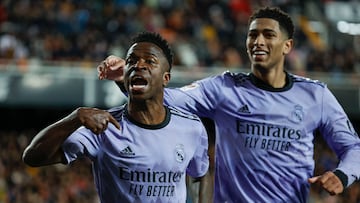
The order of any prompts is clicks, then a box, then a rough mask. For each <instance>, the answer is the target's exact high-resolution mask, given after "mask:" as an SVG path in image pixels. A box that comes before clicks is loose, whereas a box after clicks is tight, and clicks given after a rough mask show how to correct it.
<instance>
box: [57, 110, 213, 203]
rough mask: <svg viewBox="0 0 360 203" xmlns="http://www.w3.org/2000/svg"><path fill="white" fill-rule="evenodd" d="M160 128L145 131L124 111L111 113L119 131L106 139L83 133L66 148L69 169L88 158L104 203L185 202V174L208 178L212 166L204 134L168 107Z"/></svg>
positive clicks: (199, 126) (189, 119)
mask: <svg viewBox="0 0 360 203" xmlns="http://www.w3.org/2000/svg"><path fill="white" fill-rule="evenodd" d="M166 110H167V111H166V112H167V114H166V119H165V120H164V122H163V123H161V124H159V125H144V124H140V123H138V122H136V121H135V120H133V119H131V117H129V116H128V113H127V110H126V107H124V106H122V107H117V108H114V109H110V110H109V112H110V113H111V114H112V115H113V116H114V118H115V119H116V120H117V121H118V122H119V123H120V125H121V129H120V130H119V129H117V128H116V127H115V126H114V125H112V124H109V126H108V128H107V129H106V130H105V131H104V133H102V134H100V135H95V134H93V133H92V132H91V131H90V130H88V129H86V128H85V127H81V128H79V129H78V130H76V131H75V132H74V133H72V134H71V135H70V136H69V137H68V138H67V139H66V141H65V142H64V143H63V145H62V148H63V151H64V154H65V157H66V159H67V161H68V163H70V162H72V161H74V160H76V159H77V158H79V157H89V158H90V159H91V160H92V168H93V174H94V179H95V184H96V188H97V190H98V194H99V197H100V200H101V202H181V203H184V202H186V182H185V178H186V174H188V175H190V176H193V177H201V176H203V175H205V173H206V172H207V170H208V166H209V159H208V154H207V148H208V141H207V134H206V131H205V128H204V126H203V124H202V122H201V120H200V119H199V117H197V116H196V115H192V114H189V113H185V112H181V111H179V110H176V109H175V108H172V107H166Z"/></svg>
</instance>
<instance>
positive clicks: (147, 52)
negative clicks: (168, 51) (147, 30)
mask: <svg viewBox="0 0 360 203" xmlns="http://www.w3.org/2000/svg"><path fill="white" fill-rule="evenodd" d="M132 55H135V56H149V57H150V56H153V57H157V58H160V57H164V53H163V51H162V50H161V49H160V47H158V46H157V45H156V44H154V43H151V42H137V43H134V44H133V45H131V47H130V48H129V49H128V52H127V54H126V56H127V57H129V56H132Z"/></svg>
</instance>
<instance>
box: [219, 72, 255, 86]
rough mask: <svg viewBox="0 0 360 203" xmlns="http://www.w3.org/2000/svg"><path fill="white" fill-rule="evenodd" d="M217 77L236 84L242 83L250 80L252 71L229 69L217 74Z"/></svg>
mask: <svg viewBox="0 0 360 203" xmlns="http://www.w3.org/2000/svg"><path fill="white" fill-rule="evenodd" d="M216 77H217V78H219V79H220V80H223V81H224V82H225V83H226V82H231V83H234V84H236V85H239V84H242V83H244V82H247V81H250V73H245V72H236V73H235V72H231V71H229V70H227V71H224V72H223V73H222V74H220V75H217V76H216Z"/></svg>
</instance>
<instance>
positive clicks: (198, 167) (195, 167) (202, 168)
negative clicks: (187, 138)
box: [186, 128, 209, 178]
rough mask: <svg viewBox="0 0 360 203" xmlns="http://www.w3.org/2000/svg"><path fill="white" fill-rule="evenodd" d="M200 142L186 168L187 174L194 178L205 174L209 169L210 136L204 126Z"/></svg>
mask: <svg viewBox="0 0 360 203" xmlns="http://www.w3.org/2000/svg"><path fill="white" fill-rule="evenodd" d="M198 142H199V143H198V145H197V146H198V147H197V148H196V150H195V154H194V156H193V158H192V159H191V160H190V163H189V165H188V167H187V169H186V172H187V174H189V175H190V176H191V177H194V178H197V177H202V176H204V175H205V174H206V172H207V171H208V169H209V156H208V136H207V134H206V131H205V128H202V131H201V134H200V136H199V139H198Z"/></svg>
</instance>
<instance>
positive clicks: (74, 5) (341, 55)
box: [0, 0, 360, 74]
mask: <svg viewBox="0 0 360 203" xmlns="http://www.w3.org/2000/svg"><path fill="white" fill-rule="evenodd" d="M329 1H331V0H316V1H307V0H305V1H303V0H252V1H250V0H88V1H86V0H65V1H60V0H42V1H40V0H32V1H30V0H16V1H11V0H2V1H1V3H0V59H2V60H1V61H0V62H4V61H6V60H4V59H10V60H12V61H16V62H17V63H19V64H20V65H23V66H26V64H28V63H29V61H32V60H38V61H64V60H65V61H90V62H99V61H101V60H103V59H104V58H105V57H106V56H108V55H109V54H115V55H118V56H122V57H123V56H124V54H125V53H124V50H126V47H127V45H128V43H129V38H130V37H131V36H133V35H134V34H135V33H137V32H139V31H143V30H149V31H155V32H159V33H161V34H162V35H163V36H164V37H165V38H166V39H167V40H168V41H169V42H170V43H171V45H172V47H173V49H174V51H175V65H180V66H183V67H190V68H194V67H227V68H229V69H230V68H249V62H248V59H247V54H246V48H245V39H246V33H247V20H248V17H249V15H250V14H251V11H252V10H254V9H256V8H258V7H259V6H265V5H270V6H278V7H280V8H282V9H283V10H285V11H287V12H288V13H290V14H291V15H292V17H293V18H294V22H295V24H296V36H295V37H296V49H295V50H294V51H293V52H292V53H291V55H289V60H288V65H287V67H288V69H289V70H291V71H293V72H295V73H298V74H302V73H303V72H306V71H320V72H321V71H323V72H346V73H353V72H360V71H359V69H360V68H359V64H360V54H359V53H358V52H359V50H355V47H356V46H355V44H354V43H356V42H351V41H355V37H351V36H347V35H346V34H344V35H343V38H344V39H345V38H350V42H349V40H347V42H345V40H344V42H340V43H339V42H338V41H337V40H335V41H337V43H330V41H326V39H321V37H317V39H318V41H317V43H316V42H314V40H310V38H311V37H310V38H309V33H308V32H304V30H306V29H304V26H300V25H303V24H300V21H301V19H302V20H304V19H305V20H306V17H305V18H304V16H306V15H307V10H306V8H307V7H308V6H307V5H308V4H309V3H311V6H312V7H311V8H315V7H316V12H315V13H317V15H318V16H321V17H322V18H321V20H323V23H324V25H325V26H327V25H328V26H329V27H331V25H330V22H327V20H326V18H324V16H325V14H324V4H325V3H326V2H329ZM317 11H318V12H317ZM301 22H303V21H301ZM305 22H306V21H305ZM327 31H328V33H330V34H331V33H333V30H327ZM310 34H311V33H310ZM312 34H313V33H312ZM312 36H313V35H312ZM351 38H354V40H352V39H351ZM337 39H338V38H337ZM333 41H334V40H333ZM331 42H332V41H331ZM321 43H322V44H321ZM319 44H320V45H321V46H319ZM324 47H325V48H324Z"/></svg>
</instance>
